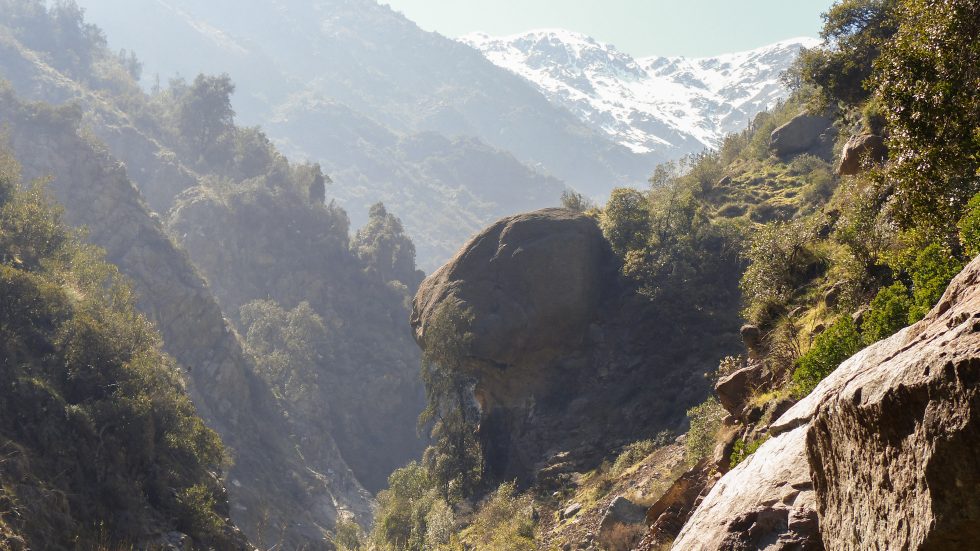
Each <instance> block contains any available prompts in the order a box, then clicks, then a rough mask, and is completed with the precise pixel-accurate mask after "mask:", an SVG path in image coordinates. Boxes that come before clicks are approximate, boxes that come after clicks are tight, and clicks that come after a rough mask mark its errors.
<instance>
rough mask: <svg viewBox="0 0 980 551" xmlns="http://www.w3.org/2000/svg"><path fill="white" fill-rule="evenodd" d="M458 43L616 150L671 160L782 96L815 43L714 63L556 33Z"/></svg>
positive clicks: (713, 143) (710, 144) (788, 44)
mask: <svg viewBox="0 0 980 551" xmlns="http://www.w3.org/2000/svg"><path fill="white" fill-rule="evenodd" d="M460 41H461V42H463V43H465V44H469V45H470V46H472V47H474V48H476V49H477V50H479V51H480V52H482V53H483V55H484V56H485V57H486V58H487V59H488V60H490V61H491V62H493V63H494V64H496V65H497V66H499V67H501V68H503V69H506V70H508V71H510V72H512V73H515V74H518V75H520V76H522V77H524V78H525V79H527V80H528V81H529V82H530V83H531V84H533V85H534V86H535V87H536V88H537V89H539V90H540V91H541V93H543V94H544V95H545V97H547V98H548V99H549V100H550V101H551V102H552V103H553V104H555V105H559V106H561V107H563V108H565V109H568V110H569V111H571V112H572V113H573V114H575V116H577V117H578V118H579V119H580V120H581V121H582V122H584V123H586V124H588V125H589V126H591V127H593V128H595V129H596V130H598V131H599V132H602V133H604V134H606V135H608V136H609V137H610V138H612V139H613V140H614V141H615V142H617V143H619V144H621V145H624V146H626V147H628V148H629V149H631V150H632V151H634V152H636V153H638V154H646V153H651V152H655V153H660V154H666V155H667V156H671V157H673V156H677V155H678V154H682V153H689V152H693V151H698V150H701V149H703V148H705V147H707V148H714V147H717V146H718V145H720V143H721V140H722V138H724V136H725V135H726V134H729V133H731V132H734V131H738V130H741V129H743V128H745V127H746V126H747V125H748V123H749V122H750V121H751V119H752V117H754V116H755V115H756V114H757V113H758V112H759V111H763V110H766V109H769V108H771V107H773V106H774V105H775V104H776V102H778V101H779V100H781V99H783V98H785V97H786V90H785V88H784V86H783V85H782V83H781V82H780V75H781V74H782V73H783V72H784V71H785V70H786V69H787V68H788V67H789V66H790V64H791V63H792V62H793V60H794V59H795V58H796V56H797V55H798V54H799V51H800V49H801V48H804V47H814V46H816V45H817V44H819V40H817V39H814V38H796V39H791V40H785V41H782V42H777V43H775V44H772V45H769V46H765V47H762V48H758V49H755V50H749V51H746V52H739V53H732V54H725V55H720V56H717V57H705V58H685V57H646V58H639V59H636V58H633V57H631V56H630V55H628V54H626V53H623V52H620V51H619V50H617V49H616V48H615V46H612V45H611V44H604V43H602V42H598V41H596V40H595V39H593V38H591V37H589V36H586V35H583V34H579V33H575V32H572V31H567V30H563V29H547V30H536V31H530V32H526V33H522V34H517V35H513V36H506V37H491V36H488V35H486V34H483V33H475V34H471V35H467V36H464V37H462V38H461V39H460Z"/></svg>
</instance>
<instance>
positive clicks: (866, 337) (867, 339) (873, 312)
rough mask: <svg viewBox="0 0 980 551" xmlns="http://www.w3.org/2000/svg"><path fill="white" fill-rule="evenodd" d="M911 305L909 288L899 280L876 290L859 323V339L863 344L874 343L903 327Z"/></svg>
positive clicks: (907, 318)
mask: <svg viewBox="0 0 980 551" xmlns="http://www.w3.org/2000/svg"><path fill="white" fill-rule="evenodd" d="M911 307H912V301H911V300H910V299H909V290H908V288H906V287H905V285H904V284H902V283H901V282H896V283H894V284H892V285H891V286H889V287H885V288H883V289H881V290H880V291H878V294H877V295H876V296H875V298H874V300H872V301H871V306H870V309H869V310H868V313H867V315H865V317H864V322H863V323H862V324H861V339H862V340H863V341H864V344H866V345H869V344H874V343H876V342H878V341H880V340H881V339H884V338H886V337H890V336H891V335H893V334H895V333H896V332H897V331H898V330H899V329H901V328H903V327H905V326H906V324H908V320H909V309H910V308H911Z"/></svg>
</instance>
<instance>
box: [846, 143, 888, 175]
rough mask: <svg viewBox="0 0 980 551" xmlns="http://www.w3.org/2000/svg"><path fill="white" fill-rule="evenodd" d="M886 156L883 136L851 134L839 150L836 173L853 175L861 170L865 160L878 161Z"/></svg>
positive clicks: (886, 150) (886, 149)
mask: <svg viewBox="0 0 980 551" xmlns="http://www.w3.org/2000/svg"><path fill="white" fill-rule="evenodd" d="M887 156H888V148H887V147H885V138H883V137H881V136H878V135H876V134H859V135H856V136H851V139H849V140H847V143H846V144H845V145H844V149H843V151H841V157H840V162H839V163H838V164H837V173H838V174H840V175H841V176H854V175H855V174H859V173H860V172H861V169H862V168H863V167H862V163H863V162H865V160H867V161H870V162H872V163H880V162H881V161H884V160H885V157H887Z"/></svg>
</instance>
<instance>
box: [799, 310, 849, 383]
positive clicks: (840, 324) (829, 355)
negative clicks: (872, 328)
mask: <svg viewBox="0 0 980 551" xmlns="http://www.w3.org/2000/svg"><path fill="white" fill-rule="evenodd" d="M860 349H861V335H859V334H858V331H857V327H855V325H854V321H853V320H851V318H850V316H842V317H841V318H839V319H838V320H837V321H836V322H834V324H833V325H831V326H830V327H829V328H827V330H826V331H824V332H823V333H822V334H820V335H819V336H817V338H816V339H815V340H814V342H813V345H812V346H811V347H810V349H809V350H807V351H806V353H804V354H803V356H801V357H800V359H799V360H797V361H796V370H795V371H794V372H793V384H794V389H793V393H794V394H795V395H796V396H806V395H807V394H809V393H810V392H811V391H812V390H813V389H814V388H816V386H817V384H818V383H819V382H820V381H822V380H823V379H824V378H825V377H826V376H827V375H830V374H831V373H832V372H833V371H834V370H835V369H837V366H839V365H840V364H841V362H843V361H844V360H846V359H847V358H849V357H851V356H853V355H854V354H855V353H856V352H857V351H858V350H860Z"/></svg>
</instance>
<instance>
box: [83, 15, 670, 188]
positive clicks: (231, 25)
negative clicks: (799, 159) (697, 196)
mask: <svg viewBox="0 0 980 551" xmlns="http://www.w3.org/2000/svg"><path fill="white" fill-rule="evenodd" d="M243 4H244V5H243ZM83 5H85V6H87V7H88V8H89V9H90V13H91V17H92V18H93V20H94V21H95V22H97V23H99V24H100V25H102V26H104V27H105V28H106V29H107V30H108V32H109V35H110V37H114V39H115V40H119V41H120V42H122V41H125V43H127V44H128V45H129V46H130V47H132V48H136V50H137V52H138V53H139V55H140V56H141V57H142V58H143V59H145V60H146V62H147V67H148V70H149V71H151V72H153V71H158V70H162V71H167V72H169V71H170V70H172V69H175V68H176V69H180V71H181V72H182V73H183V74H185V75H187V74H190V73H193V72H196V71H199V70H210V71H214V70H225V71H230V73H231V75H232V77H234V78H235V79H236V81H239V82H241V83H243V85H247V86H248V87H249V88H250V90H251V92H250V93H251V94H252V95H253V96H254V97H256V98H260V99H261V101H262V102H263V103H265V104H266V107H267V109H266V110H265V112H260V111H255V112H248V113H245V114H246V115H247V117H246V118H247V120H249V121H254V122H264V121H265V117H266V116H267V115H268V114H269V111H270V110H271V109H273V108H275V107H277V106H279V105H282V104H283V103H287V102H288V101H289V100H290V96H296V95H299V94H309V93H312V94H315V95H317V96H324V97H328V98H332V99H334V100H337V101H340V102H343V103H345V104H347V105H349V106H350V107H352V108H354V109H356V110H358V111H361V112H363V113H366V114H370V115H371V116H372V117H373V118H376V119H377V120H379V121H380V122H382V123H383V124H385V125H386V126H390V127H392V128H394V129H396V130H400V131H418V130H436V131H439V132H443V133H446V134H449V135H456V134H465V135H471V136H476V137H479V138H480V139H482V140H484V141H486V142H487V143H489V144H490V145H493V146H495V147H498V148H502V149H505V150H508V151H511V152H513V153H514V154H515V155H517V157H518V158H519V159H521V160H522V161H524V162H527V163H529V164H531V165H532V166H540V167H541V168H542V169H543V170H544V171H545V172H546V173H550V174H553V175H554V176H557V177H559V178H561V179H563V180H565V181H566V182H568V183H569V184H571V185H574V186H577V187H581V188H583V189H590V188H591V189H594V190H601V189H605V188H607V187H608V186H609V185H610V182H618V181H621V180H623V179H624V178H625V179H633V180H635V179H640V180H642V179H643V178H644V177H645V175H646V173H647V172H648V171H649V169H650V162H649V159H638V158H637V157H636V156H634V155H632V154H631V153H630V152H629V151H628V150H626V149H625V148H622V147H619V146H616V145H615V144H612V143H610V142H608V141H607V140H605V138H604V137H603V136H601V135H599V134H597V133H595V132H593V131H592V130H591V129H590V128H589V127H588V126H586V125H583V124H582V123H580V122H579V121H578V120H577V119H576V118H575V117H573V116H571V115H570V114H569V113H568V112H567V111H565V110H563V109H560V108H556V107H554V106H552V105H550V104H549V103H548V102H547V101H546V100H545V99H544V98H543V97H542V96H541V95H540V94H538V93H537V91H536V90H534V89H533V88H532V87H531V86H528V85H527V83H525V82H524V81H523V80H521V79H519V78H515V77H514V76H513V75H510V74H508V73H506V72H503V71H500V70H499V69H497V68H496V67H494V66H493V65H492V64H490V63H488V62H487V61H486V60H485V59H483V58H482V57H481V56H480V55H478V54H477V53H476V52H474V51H472V49H470V48H467V47H465V46H463V45H461V44H459V43H457V42H455V41H452V40H450V39H447V38H445V37H442V36H440V35H438V34H434V33H426V32H424V31H422V30H421V29H419V28H418V27H417V26H416V25H415V24H414V23H412V22H411V21H409V20H408V19H406V18H405V17H403V16H402V15H400V14H398V13H395V12H393V11H392V10H391V9H389V8H388V7H387V6H380V5H378V4H377V3H375V2H373V1H370V0H320V1H316V2H301V1H298V0H270V1H264V2H263V1H255V0H252V1H249V2H245V3H242V2H232V1H230V0H221V1H215V2H207V3H201V2H191V1H189V0H169V1H164V0H138V1H135V2H133V1H126V2H123V1H121V0H99V1H95V0H90V1H87V2H83ZM151 25H152V26H155V28H156V29H157V30H156V31H153V32H151V33H146V34H144V33H142V30H141V29H143V28H144V27H150V26H151ZM191 30H193V32H194V33H195V37H194V39H193V41H192V42H187V41H184V42H183V44H178V45H177V48H178V51H179V50H180V49H184V48H191V47H193V54H194V55H193V56H187V57H181V58H180V59H183V60H185V63H186V64H184V65H183V66H182V67H173V66H172V65H171V66H166V65H165V64H160V68H159V69H158V68H157V66H158V65H157V61H156V60H157V59H160V58H162V57H164V56H167V57H172V58H175V59H176V58H178V56H176V55H174V50H172V49H171V45H172V44H173V42H174V38H171V37H183V36H186V35H187V34H188V33H189V32H191ZM154 33H158V34H155V35H154ZM115 37H118V38H115ZM245 37H247V38H245ZM161 38H163V40H160V39H161ZM196 60H197V61H196ZM252 60H254V61H255V62H254V63H253V62H252ZM266 61H271V62H272V64H273V65H274V67H275V71H273V72H270V71H269V70H268V68H267V67H266V66H265V62H266ZM242 65H246V67H244V68H243V69H242V70H236V67H241V66H242ZM270 75H275V76H273V77H272V78H270ZM279 75H281V76H282V78H278V77H279ZM163 76H167V73H166V72H165V73H164V75H163ZM284 83H286V86H285V87H286V88H288V92H287V93H282V92H283V90H282V88H283V84H284ZM243 105H244V104H243ZM243 112H244V108H243ZM282 137H284V138H285V137H288V136H282ZM316 153H318V154H322V153H321V152H316ZM323 153H325V152H323Z"/></svg>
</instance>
